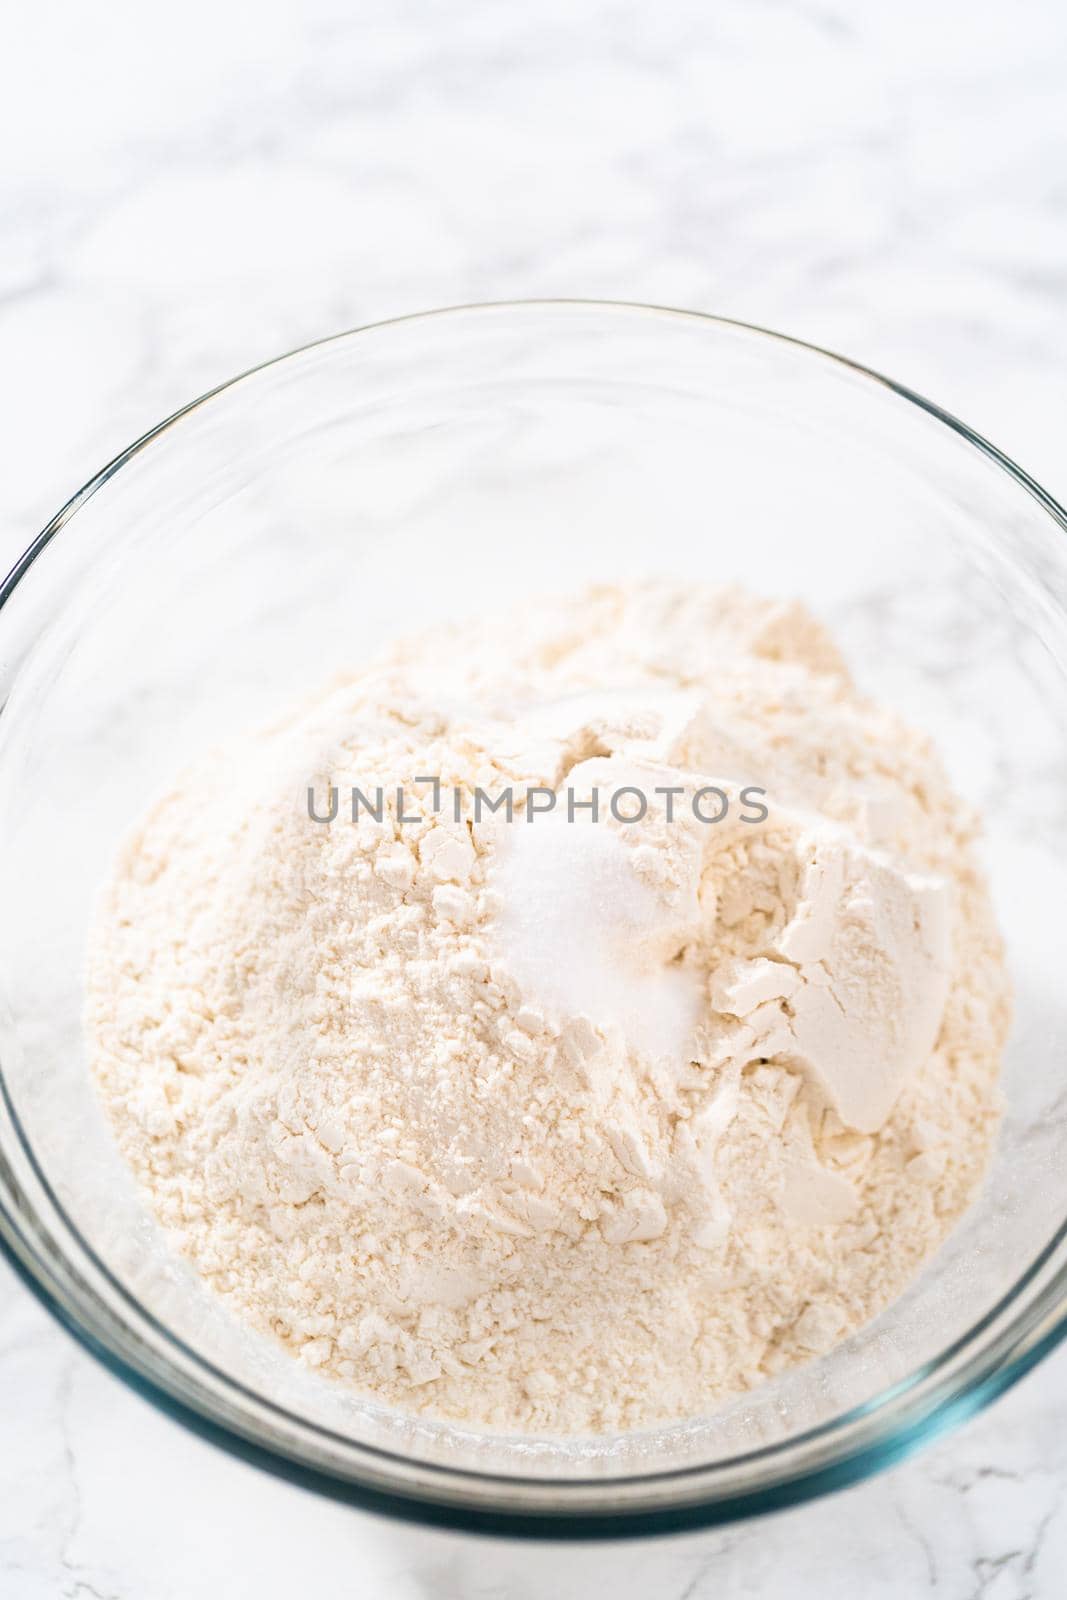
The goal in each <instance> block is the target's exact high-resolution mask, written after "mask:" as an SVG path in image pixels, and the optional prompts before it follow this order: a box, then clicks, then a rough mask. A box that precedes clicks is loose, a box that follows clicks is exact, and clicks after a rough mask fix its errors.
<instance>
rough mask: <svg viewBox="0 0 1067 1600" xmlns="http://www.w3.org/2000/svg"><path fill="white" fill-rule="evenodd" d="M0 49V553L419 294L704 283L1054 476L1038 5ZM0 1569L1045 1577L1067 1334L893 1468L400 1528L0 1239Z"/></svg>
mask: <svg viewBox="0 0 1067 1600" xmlns="http://www.w3.org/2000/svg"><path fill="white" fill-rule="evenodd" d="M18 32H19V37H18V40H17V41H16V42H15V43H14V44H12V42H11V41H10V40H9V41H8V45H7V47H6V48H5V50H4V51H3V52H2V54H0V374H2V381H0V438H2V440H3V472H2V473H0V566H6V565H8V564H9V563H10V561H11V560H13V559H14V557H15V556H16V555H17V554H18V552H19V551H20V549H21V548H22V547H23V546H24V545H25V544H27V543H28V542H29V540H30V538H31V537H32V536H33V535H34V533H35V532H36V531H37V530H38V528H39V527H40V526H41V525H42V524H43V523H44V522H45V521H46V520H47V518H48V517H49V516H50V515H51V513H52V512H53V511H54V510H55V509H56V508H57V507H58V506H59V505H60V504H61V503H62V501H63V500H65V499H66V497H67V496H68V494H69V493H70V492H71V491H72V490H73V489H74V488H76V487H77V486H78V485H79V483H81V482H82V481H84V479H85V478H87V477H88V476H89V475H90V474H91V473H92V472H93V470H95V468H97V467H98V466H99V465H101V464H102V463H103V462H104V461H105V460H106V459H107V458H108V457H109V456H110V455H112V454H113V453H114V452H115V451H117V450H118V449H120V448H121V447H122V446H123V445H125V444H126V443H128V442H129V440H130V439H132V438H133V437H134V436H135V435H137V434H138V433H140V432H141V431H143V429H144V428H146V427H147V426H149V425H151V424H152V423H154V422H155V421H157V420H158V419H159V418H160V417H162V416H163V415H165V414H166V413H167V412H169V411H171V410H172V409H174V408H175V407H176V406H178V405H180V404H181V403H182V402H184V401H185V400H187V399H190V398H191V397H192V396H194V395H196V394H197V393H199V392H201V391H203V390H204V389H206V388H209V387H210V386H211V385H213V384H214V383H216V382H218V381H220V380H222V379H224V378H226V377H228V376H230V375H231V374H233V373H234V372H236V371H238V370H240V369H242V368H244V367H246V366H248V365H250V364H252V363H254V362H256V361H258V360H260V359H262V358H264V357H267V356H270V355H273V354H275V353H277V352H278V351H281V350H283V349H286V348H289V347H292V346H294V345H297V344H301V343H303V342H305V341H307V340H310V339H314V338H316V337H318V336H320V335H324V334H328V333H331V332H334V331H336V330H337V329H339V328H344V327H348V326H352V325H354V324H358V323H361V322H366V321H370V320H374V319H376V318H380V317H385V316H389V315H392V314H394V313H398V312H403V311H409V310H416V309H421V308H424V307H429V306H433V305H441V304H446V303H450V302H453V303H454V302H460V301H470V300H477V299H500V298H509V297H517V296H537V295H579V296H582V295H588V296H603V297H609V298H610V297H615V298H621V299H633V300H646V301H656V302H661V303H668V304H676V305H685V306H691V307H694V308H699V309H706V310H713V311H717V312H721V313H724V314H727V315H730V316H734V317H740V318H744V319H748V320H751V321H755V322H758V323H762V324H765V325H768V326H771V327H777V328H781V329H783V330H786V331H788V332H791V333H794V334H798V335H800V336H802V337H805V338H808V339H812V340H814V341H816V342H818V343H822V344H825V345H828V346H830V347H831V348H836V349H840V350H842V351H845V352H847V353H849V354H851V355H853V356H855V357H857V358H859V359H860V360H862V361H865V362H868V363H870V364H871V365H873V366H875V367H879V368H882V369H883V370H885V371H887V372H890V373H892V374H893V375H894V376H895V377H898V378H900V379H901V380H903V381H904V382H906V383H909V384H910V385H912V386H913V387H915V388H917V389H919V390H920V391H922V392H925V393H927V394H929V395H931V396H933V397H934V398H936V399H937V400H938V401H940V402H941V403H942V404H943V405H945V406H947V407H948V408H949V409H950V410H953V411H956V412H957V413H958V414H960V415H961V416H963V417H964V418H965V419H966V420H967V421H968V422H970V423H971V424H972V425H973V426H975V427H977V428H978V429H979V431H981V432H984V433H986V434H987V435H988V436H989V437H991V438H992V439H994V440H995V441H996V442H997V443H998V444H999V445H1000V446H1001V447H1002V448H1003V449H1005V450H1006V451H1007V452H1008V453H1009V454H1011V455H1013V456H1015V458H1016V459H1017V460H1019V461H1020V462H1021V463H1022V465H1023V466H1025V467H1026V468H1027V469H1028V470H1030V471H1031V472H1032V473H1033V474H1034V475H1035V476H1036V477H1037V478H1038V479H1039V481H1042V482H1043V483H1044V484H1045V485H1046V486H1047V487H1048V488H1049V489H1050V490H1051V491H1052V492H1053V493H1054V494H1058V495H1059V496H1060V497H1061V498H1063V497H1064V496H1065V495H1067V466H1065V464H1064V458H1063V437H1064V423H1065V421H1067V317H1065V316H1064V306H1065V297H1067V121H1065V119H1064V116H1063V101H1062V94H1063V91H1062V85H1063V81H1064V77H1065V75H1067V13H1065V12H1064V10H1063V8H1062V6H1060V5H1059V4H1058V0H1017V3H1016V4H1015V5H1014V6H1013V7H1011V8H1009V7H1006V6H1003V5H987V4H985V3H984V0H942V3H941V4H939V5H937V6H933V7H931V6H929V5H926V4H924V3H922V0H898V3H897V4H895V5H893V6H886V5H875V4H873V3H867V0H860V3H852V0H760V3H753V0H748V3H745V0H720V3H719V4H716V5H715V6H712V7H709V6H707V5H706V4H704V3H702V0H672V3H670V4H668V5H664V6H659V7H650V6H645V5H637V4H631V3H627V0H585V3H584V4H583V5H581V6H580V7H575V6H574V5H573V4H571V3H570V0H541V3H540V4H538V5H536V6H526V5H520V4H518V3H517V0H501V3H497V4H493V5H490V4H487V3H480V0H438V3H435V0H381V3H374V0H356V3H355V4H352V3H351V0H304V3H303V4H301V5H297V4H296V3H295V0H293V3H290V4H288V5H278V4H274V3H272V0H265V3H262V4H260V5H257V6H256V7H254V8H253V7H251V6H244V5H238V4H234V3H230V4H227V3H225V0H224V3H222V4H219V3H218V0H212V3H210V4H209V3H208V0H187V3H186V4H184V5H183V6H181V7H175V8H170V10H169V11H166V12H164V11H160V10H159V9H158V8H144V7H141V6H138V5H136V4H134V3H133V0H110V3H105V5H104V6H103V7H90V8H87V7H84V6H77V5H76V4H74V0H42V3H40V4H38V5H37V6H35V7H34V8H32V9H31V8H23V9H22V11H21V12H20V18H19V30H18ZM0 1395H2V1403H0V1593H2V1594H3V1595H4V1597H5V1600H55V1597H57V1596H62V1597H67V1600H80V1597H88V1596H97V1597H99V1600H199V1597H201V1596H203V1597H207V1596H211V1597H214V1596H217V1595H219V1594H225V1595H226V1596H227V1597H228V1600H243V1597H253V1596H254V1597H256V1600H260V1597H262V1600H274V1597H281V1596H288V1595H290V1594H296V1593H320V1594H324V1595H335V1594H336V1595H346V1596H348V1595H352V1596H358V1597H362V1596H368V1597H369V1596H375V1597H376V1600H377V1597H382V1600H409V1597H412V1600H414V1597H425V1596H433V1597H435V1600H452V1597H463V1600H470V1597H473V1600H505V1597H506V1600H527V1597H530V1600H533V1597H540V1596H549V1595H551V1596H553V1597H558V1600H570V1597H572V1596H573V1597H578V1596H582V1597H584V1596H586V1595H589V1594H591V1593H594V1592H598V1591H599V1588H600V1586H601V1585H603V1586H604V1587H605V1589H608V1588H609V1586H610V1592H614V1593H615V1595H616V1596H617V1597H618V1600H631V1597H634V1600H636V1597H637V1596H642V1597H643V1596H649V1595H655V1596H657V1597H662V1600H705V1597H711V1596H716V1597H732V1596H748V1595H752V1596H760V1597H766V1600H777V1597H783V1600H785V1597H788V1600H805V1597H806V1596H809V1595H811V1596H815V1595H818V1596H820V1600H837V1597H841V1600H845V1597H849V1600H851V1597H852V1596H855V1595H857V1594H862V1595H863V1596H864V1600H882V1597H888V1596H894V1597H895V1596H917V1595H922V1594H926V1593H929V1594H935V1593H936V1594H937V1595H939V1596H945V1597H949V1600H956V1597H958V1600H964V1597H975V1600H978V1597H981V1600H1024V1597H1028V1600H1046V1597H1047V1600H1052V1597H1054V1596H1058V1595H1059V1594H1060V1593H1061V1592H1062V1577H1061V1574H1062V1571H1063V1570H1064V1566H1065V1563H1067V1352H1060V1353H1059V1354H1057V1355H1054V1356H1053V1357H1051V1358H1050V1359H1049V1360H1047V1361H1046V1362H1045V1363H1044V1365H1043V1366H1041V1367H1040V1368H1039V1369H1038V1370H1037V1371H1036V1372H1035V1373H1034V1374H1033V1375H1032V1376H1030V1377H1029V1378H1028V1379H1027V1380H1025V1382H1023V1383H1022V1384H1021V1385H1020V1386H1019V1387H1018V1388H1017V1389H1016V1390H1015V1391H1013V1392H1012V1393H1011V1394H1009V1395H1008V1396H1006V1397H1005V1398H1004V1399H1002V1400H1001V1401H1000V1402H999V1403H998V1404H997V1405H996V1406H995V1407H994V1408H993V1409H992V1410H991V1411H990V1412H989V1413H987V1414H986V1415H984V1416H983V1417H981V1418H979V1419H977V1420H975V1421H973V1422H971V1423H970V1424H968V1425H967V1426H966V1427H964V1428H963V1429H961V1430H960V1431H959V1432H957V1433H955V1434H954V1435H952V1436H951V1437H949V1438H947V1439H945V1440H944V1441H942V1442H941V1443H940V1444H938V1445H937V1446H935V1447H934V1448H932V1449H930V1450H928V1451H927V1452H926V1453H925V1454H923V1455H921V1456H920V1457H918V1458H915V1459H913V1460H912V1461H910V1462H908V1463H906V1464H904V1465H902V1466H899V1467H897V1468H896V1469H895V1470H894V1471H892V1472H890V1473H888V1474H885V1475H884V1476H882V1477H880V1478H878V1479H876V1480H874V1481H872V1482H869V1483H867V1484H864V1485H862V1486H860V1487H858V1488H855V1489H853V1490H850V1491H848V1492H847V1493H845V1494H842V1495H839V1496H837V1497H835V1498H833V1499H831V1500H828V1501H823V1502H821V1503H818V1504H814V1505H810V1506H807V1507H804V1508H801V1509H799V1510H795V1511H791V1512H787V1513H783V1514H780V1515H777V1516H775V1517H773V1518H770V1519H766V1520H763V1521H761V1522H758V1523H750V1524H747V1525H744V1526H737V1527H733V1528H729V1529H726V1530H724V1531H720V1532H716V1533H712V1534H707V1535H701V1536H693V1537H688V1536H687V1537H685V1538H679V1539H673V1540H667V1541H659V1542H653V1543H649V1544H645V1545H642V1546H634V1547H615V1548H609V1547H589V1548H582V1549H574V1548H570V1549H567V1550H558V1549H551V1548H538V1549H530V1548H521V1549H520V1548H517V1547H513V1546H510V1545H508V1544H505V1543H488V1542H482V1541H473V1540H468V1539H463V1538H460V1537H458V1536H452V1535H445V1534H440V1533H431V1532H425V1531H421V1530H418V1529H414V1528H402V1527H399V1526H395V1527H394V1526H393V1525H391V1524H386V1523H383V1522H379V1521H377V1520H375V1519H373V1518H371V1517H368V1516H366V1515H363V1514H361V1513H357V1512H354V1511H352V1510H349V1509H347V1508H344V1507H340V1506H334V1505H331V1504H327V1503H326V1502H324V1501H321V1500H318V1499H316V1498H313V1497H312V1496H310V1495H308V1494H305V1493H304V1492H302V1491H300V1490H297V1489H294V1488H291V1487H288V1486H286V1485H283V1484H281V1483H279V1482H275V1481H274V1480H272V1479H269V1478H268V1477H266V1476H264V1475H262V1474H260V1473H258V1472H256V1471H255V1470H253V1469H252V1468H249V1467H246V1466H244V1465H242V1464H240V1463H238V1462H236V1461H233V1460H230V1459H229V1458H228V1457H226V1456H224V1455H222V1454H221V1453H219V1452H217V1451H215V1450H214V1449H213V1448H212V1447H210V1446H208V1445H206V1444H204V1443H202V1442H200V1441H199V1440H197V1439H194V1438H193V1437H191V1436H190V1435H188V1434H186V1433H185V1432H184V1431H182V1430H181V1429H179V1428H178V1427H177V1426H175V1425H173V1424H171V1423H170V1422H168V1421H166V1420H165V1419H163V1418H162V1417H160V1416H159V1415H157V1414H156V1413H155V1412H154V1411H153V1410H151V1409H150V1408H149V1407H148V1406H147V1405H146V1404H144V1403H143V1402H142V1401H140V1400H139V1399H137V1398H135V1397H134V1396H133V1395H132V1394H130V1393H128V1392H127V1391H126V1390H125V1389H124V1388H123V1387H122V1386H121V1385H120V1384H119V1383H118V1382H116V1381H115V1380H114V1379H112V1378H111V1377H109V1376H108V1375H107V1374H106V1373H105V1372H104V1371H103V1370H102V1369H101V1368H100V1367H98V1366H97V1365H96V1364H95V1363H94V1362H93V1361H91V1360H90V1358H89V1357H87V1356H85V1355H84V1354H82V1353H81V1351H80V1350H78V1349H76V1348H75V1346H74V1345H73V1344H72V1342H71V1341H70V1339H69V1338H68V1337H67V1336H66V1335H65V1334H64V1333H62V1332H61V1331H60V1330H59V1328H58V1327H56V1326H55V1325H54V1324H53V1323H52V1322H51V1321H50V1320H49V1319H48V1317H47V1316H46V1315H45V1314H44V1312H43V1311H41V1310H40V1309H39V1307H38V1306H37V1305H36V1304H35V1303H34V1302H33V1301H32V1300H31V1299H30V1297H29V1296H28V1295H27V1294H26V1293H25V1292H24V1291H23V1290H22V1289H21V1288H19V1287H18V1286H17V1285H16V1284H15V1282H14V1281H13V1280H12V1279H11V1277H10V1275H9V1274H8V1273H7V1272H6V1271H0Z"/></svg>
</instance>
